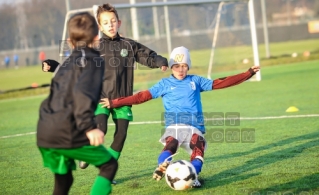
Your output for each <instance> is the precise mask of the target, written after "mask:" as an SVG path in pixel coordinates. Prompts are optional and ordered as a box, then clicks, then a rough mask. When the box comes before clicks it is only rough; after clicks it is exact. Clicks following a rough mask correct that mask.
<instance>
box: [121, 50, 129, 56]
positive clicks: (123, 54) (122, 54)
mask: <svg viewBox="0 0 319 195" xmlns="http://www.w3.org/2000/svg"><path fill="white" fill-rule="evenodd" d="M127 54H128V51H127V49H122V50H121V56H122V57H126V56H127Z"/></svg>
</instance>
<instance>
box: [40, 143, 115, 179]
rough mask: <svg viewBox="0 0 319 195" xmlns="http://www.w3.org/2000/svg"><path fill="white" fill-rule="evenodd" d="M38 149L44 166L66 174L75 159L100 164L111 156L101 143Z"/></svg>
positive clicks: (73, 164)
mask: <svg viewBox="0 0 319 195" xmlns="http://www.w3.org/2000/svg"><path fill="white" fill-rule="evenodd" d="M39 150H40V152H41V154H42V159H43V164H44V167H48V168H49V169H50V170H51V171H52V172H53V173H57V174H66V173H67V172H68V171H69V170H75V169H76V165H75V162H74V160H75V159H77V160H81V161H84V162H87V163H89V164H92V165H95V166H100V165H102V164H104V163H106V162H108V161H109V160H110V159H111V158H112V156H111V154H110V153H109V152H108V151H107V150H106V148H105V147H104V146H103V145H99V146H83V147H81V148H71V149H59V148H41V147H39Z"/></svg>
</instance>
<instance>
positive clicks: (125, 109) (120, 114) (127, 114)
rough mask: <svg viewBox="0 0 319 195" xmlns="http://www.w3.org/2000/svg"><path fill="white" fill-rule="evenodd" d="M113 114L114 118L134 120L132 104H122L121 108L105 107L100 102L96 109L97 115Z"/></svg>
mask: <svg viewBox="0 0 319 195" xmlns="http://www.w3.org/2000/svg"><path fill="white" fill-rule="evenodd" d="M110 113H111V114H112V118H113V119H126V120H129V121H133V113H132V109H131V107H130V106H122V107H119V108H111V109H108V108H103V107H102V105H101V104H98V106H97V109H96V110H95V113H94V114H95V115H99V114H106V115H108V116H109V115H110Z"/></svg>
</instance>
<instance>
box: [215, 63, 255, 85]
mask: <svg viewBox="0 0 319 195" xmlns="http://www.w3.org/2000/svg"><path fill="white" fill-rule="evenodd" d="M259 69H260V67H259V66H252V67H251V68H249V69H248V70H247V71H246V72H244V73H241V74H237V75H233V76H228V77H224V78H219V79H215V80H214V81H213V86H212V88H213V89H223V88H227V87H231V86H234V85H238V84H240V83H242V82H244V81H246V80H248V79H250V78H251V77H252V76H254V75H255V74H256V72H258V71H259Z"/></svg>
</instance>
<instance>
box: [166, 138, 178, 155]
mask: <svg viewBox="0 0 319 195" xmlns="http://www.w3.org/2000/svg"><path fill="white" fill-rule="evenodd" d="M165 140H166V146H165V150H170V151H171V152H172V153H173V154H175V153H176V150H177V148H178V140H177V139H175V138H174V137H171V136H168V137H167V138H166V139H165Z"/></svg>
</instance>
